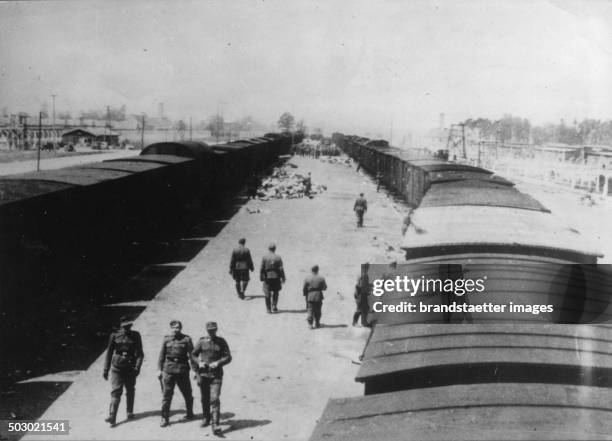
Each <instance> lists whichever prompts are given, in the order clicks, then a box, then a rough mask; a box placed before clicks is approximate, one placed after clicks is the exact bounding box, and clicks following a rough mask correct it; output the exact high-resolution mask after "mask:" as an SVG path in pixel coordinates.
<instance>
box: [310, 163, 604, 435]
mask: <svg viewBox="0 0 612 441" xmlns="http://www.w3.org/2000/svg"><path fill="white" fill-rule="evenodd" d="M409 165H410V167H421V168H422V169H423V173H424V176H425V181H426V185H425V186H424V188H423V192H422V195H421V197H420V202H419V204H418V206H417V208H416V209H415V210H414V211H413V213H412V215H411V218H410V225H409V227H408V231H407V233H406V235H405V238H404V242H403V245H402V248H403V249H404V250H405V252H406V261H405V262H404V263H402V264H398V265H395V264H388V263H387V264H385V265H370V267H369V268H370V269H369V277H370V281H373V280H377V279H378V280H385V279H393V278H394V277H395V276H403V275H407V276H408V277H410V278H412V279H422V280H444V281H448V280H450V281H451V282H453V284H452V285H453V287H452V289H451V290H450V291H446V290H441V289H440V288H435V285H434V289H433V290H431V291H430V290H427V289H424V288H420V289H418V290H416V291H415V292H411V293H406V292H401V291H400V290H396V291H394V292H391V293H389V296H388V297H386V298H385V301H383V302H381V301H380V300H381V297H374V296H372V297H371V298H370V304H371V313H370V316H369V319H370V321H371V322H372V323H373V324H374V326H373V329H372V331H371V333H370V336H369V338H368V342H367V344H366V347H365V349H364V352H363V354H362V363H361V366H360V368H359V371H358V372H357V375H356V381H358V382H361V383H363V384H364V394H365V396H362V397H353V398H340V399H332V400H330V401H329V402H328V404H327V407H326V408H325V410H324V411H323V415H322V417H321V418H320V420H319V422H318V424H317V426H316V428H315V430H314V432H313V434H312V436H311V440H328V441H329V440H349V439H350V440H364V439H381V440H396V439H418V440H424V439H425V440H426V439H436V440H439V439H486V440H494V439H555V440H559V439H565V440H576V439H609V436H610V434H612V325H611V324H610V323H611V321H612V306H611V304H610V297H611V294H610V292H611V290H610V287H611V286H612V274H611V272H610V269H609V268H608V267H607V266H597V265H595V264H596V262H597V259H598V257H601V254H600V253H599V252H598V251H597V247H595V246H593V244H590V243H589V242H588V240H587V239H586V238H585V237H584V236H583V235H581V234H580V232H578V231H576V230H574V229H572V228H568V227H567V226H566V225H565V224H564V223H563V222H562V220H560V219H558V218H556V217H555V216H554V215H553V214H551V213H550V212H549V210H547V209H546V208H545V207H544V206H542V204H540V203H539V202H538V201H536V200H535V199H533V198H532V197H530V196H529V195H525V194H523V193H521V192H519V191H518V190H516V189H515V188H514V185H513V184H512V183H511V182H509V181H507V180H504V179H501V178H498V177H495V176H493V175H492V174H491V173H490V172H487V171H486V170H482V169H477V168H463V169H462V168H457V166H460V164H452V163H440V162H435V163H433V164H432V163H430V162H420V163H419V161H410V164H409ZM431 167H434V168H431ZM466 279H471V280H481V281H483V284H484V285H483V286H484V287H485V289H484V290H483V292H482V293H478V294H466V293H465V292H464V291H460V290H459V289H458V286H459V285H456V284H454V282H455V281H462V284H463V281H464V280H466ZM385 295H386V294H385ZM376 302H379V304H378V305H375V303H376ZM407 303H413V304H414V305H415V307H418V308H419V312H418V313H409V312H404V313H402V312H397V313H390V312H389V309H387V310H386V312H383V310H381V308H382V305H386V306H387V307H389V306H393V307H397V306H399V305H402V304H403V305H406V304H407ZM451 303H453V304H454V305H455V306H456V305H460V306H461V307H462V309H461V310H459V309H456V308H455V309H456V310H455V312H452V310H451V308H448V309H446V310H445V309H444V308H441V305H450V304H451ZM484 303H490V304H493V305H497V306H501V305H506V308H507V309H505V310H504V311H503V312H502V313H497V312H492V311H491V310H489V311H487V310H486V309H483V310H482V312H478V313H469V312H467V313H466V312H465V311H468V310H469V307H475V306H477V305H483V304H484ZM510 303H512V304H514V305H517V304H518V305H531V306H532V308H529V309H528V310H527V311H526V310H525V309H524V308H514V309H513V308H511V307H510ZM549 305H551V306H553V308H552V311H550V310H549V309H548V306H549ZM422 307H423V308H425V309H424V310H422V309H421V308H422ZM544 307H546V310H544Z"/></svg>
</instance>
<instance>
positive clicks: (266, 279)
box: [259, 243, 286, 313]
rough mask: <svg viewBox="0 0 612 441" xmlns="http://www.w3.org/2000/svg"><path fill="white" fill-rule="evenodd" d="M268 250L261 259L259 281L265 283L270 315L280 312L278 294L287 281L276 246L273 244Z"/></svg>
mask: <svg viewBox="0 0 612 441" xmlns="http://www.w3.org/2000/svg"><path fill="white" fill-rule="evenodd" d="M268 250H269V251H270V252H269V253H268V254H266V255H265V256H264V257H263V258H262V259H261V269H260V271H259V280H261V281H262V282H263V292H264V294H265V296H266V309H267V311H268V313H271V312H278V307H277V306H278V293H279V291H280V290H281V287H282V284H283V283H285V280H286V279H285V270H284V268H283V259H281V257H280V256H279V255H278V254H275V251H276V245H274V244H273V243H271V244H270V245H269V246H268Z"/></svg>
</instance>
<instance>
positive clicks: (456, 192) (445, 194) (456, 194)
mask: <svg viewBox="0 0 612 441" xmlns="http://www.w3.org/2000/svg"><path fill="white" fill-rule="evenodd" d="M506 182H507V181H506ZM506 182H504V181H501V182H496V181H495V180H480V179H466V180H457V181H453V182H440V183H436V184H435V185H432V186H431V187H430V188H429V190H428V191H427V193H425V196H424V197H423V200H422V201H421V205H420V207H442V206H460V205H486V206H491V207H511V208H521V209H525V210H539V211H546V212H549V211H550V210H548V209H547V208H545V207H544V206H543V205H542V204H541V203H540V202H538V201H537V200H536V199H534V198H533V197H531V196H529V195H528V194H525V193H521V192H520V191H518V190H517V189H516V188H514V187H512V186H510V185H508V184H507V183H506Z"/></svg>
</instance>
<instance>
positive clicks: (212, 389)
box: [193, 322, 232, 435]
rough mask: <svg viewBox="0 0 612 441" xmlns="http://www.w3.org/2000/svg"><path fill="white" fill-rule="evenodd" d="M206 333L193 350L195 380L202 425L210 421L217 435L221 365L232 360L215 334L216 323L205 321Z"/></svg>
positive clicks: (221, 340) (222, 341)
mask: <svg viewBox="0 0 612 441" xmlns="http://www.w3.org/2000/svg"><path fill="white" fill-rule="evenodd" d="M206 332H207V333H208V335H205V336H204V337H202V338H200V340H199V341H198V342H197V344H196V345H195V348H194V350H193V356H194V357H196V359H197V360H198V370H197V371H196V375H195V377H196V380H197V382H198V386H200V396H201V398H202V414H203V421H202V427H206V426H208V425H209V424H210V421H211V410H212V431H213V433H214V434H215V435H219V434H220V432H221V429H220V428H219V418H220V415H221V401H220V399H219V398H220V396H221V384H222V382H223V366H225V365H226V364H229V363H230V362H231V361H232V354H231V353H230V349H229V346H228V345H227V342H226V341H225V339H223V338H221V337H218V336H217V323H216V322H208V323H206Z"/></svg>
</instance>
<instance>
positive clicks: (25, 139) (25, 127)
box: [23, 116, 28, 150]
mask: <svg viewBox="0 0 612 441" xmlns="http://www.w3.org/2000/svg"><path fill="white" fill-rule="evenodd" d="M27 144H28V117H27V116H24V117H23V147H24V150H25V149H26V147H27Z"/></svg>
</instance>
